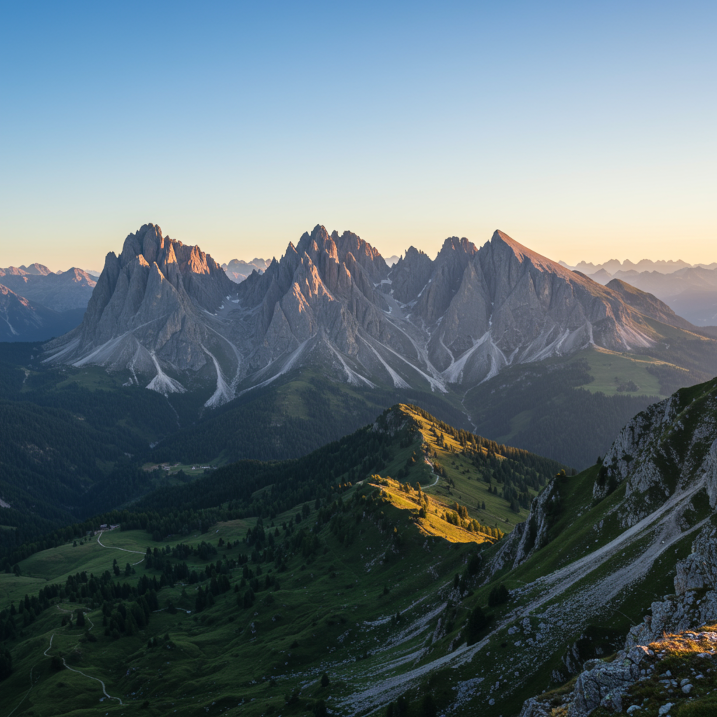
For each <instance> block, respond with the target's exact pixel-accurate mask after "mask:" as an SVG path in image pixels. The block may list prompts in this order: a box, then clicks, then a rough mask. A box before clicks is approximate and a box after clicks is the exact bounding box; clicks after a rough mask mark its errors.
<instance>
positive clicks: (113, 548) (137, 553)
mask: <svg viewBox="0 0 717 717" xmlns="http://www.w3.org/2000/svg"><path fill="white" fill-rule="evenodd" d="M103 532H104V531H102V530H100V534H99V535H98V536H97V542H98V543H99V544H100V545H101V546H102V547H103V548H107V550H121V551H122V552H123V553H134V554H135V555H141V556H142V560H138V561H137V562H136V563H132V565H139V564H140V563H141V562H142V561H143V560H144V556H145V555H146V553H143V552H142V551H141V550H127V548H115V547H114V546H112V545H105V544H104V543H103V542H102V541H101V540H100V538H101V537H102V533H103Z"/></svg>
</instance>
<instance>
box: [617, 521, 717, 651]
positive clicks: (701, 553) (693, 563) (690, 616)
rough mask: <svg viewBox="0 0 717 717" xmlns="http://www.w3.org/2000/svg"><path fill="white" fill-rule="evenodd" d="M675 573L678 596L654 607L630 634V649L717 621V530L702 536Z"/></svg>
mask: <svg viewBox="0 0 717 717" xmlns="http://www.w3.org/2000/svg"><path fill="white" fill-rule="evenodd" d="M675 573H676V575H675V594H674V595H669V596H666V597H665V599H664V600H661V601H656V602H653V603H652V605H651V614H649V615H647V616H646V617H645V618H644V620H643V622H642V623H641V624H640V625H637V626H636V627H633V628H632V629H631V630H630V632H629V633H628V636H627V640H626V643H625V644H626V646H627V647H629V646H632V645H637V644H641V645H644V644H649V643H650V642H654V641H655V640H658V639H660V638H661V637H662V635H663V634H665V633H675V632H682V631H684V630H687V629H688V628H690V627H693V626H695V625H704V624H705V623H708V622H714V621H715V620H717V529H715V528H713V527H712V526H708V527H705V528H704V529H703V530H702V531H701V532H700V534H699V536H698V537H697V539H696V540H695V541H694V543H693V544H692V553H691V554H690V555H689V556H688V557H687V558H685V559H684V560H680V561H678V563H677V565H676V566H675ZM697 591H699V594H698V593H697Z"/></svg>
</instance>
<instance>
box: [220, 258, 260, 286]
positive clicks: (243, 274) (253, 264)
mask: <svg viewBox="0 0 717 717" xmlns="http://www.w3.org/2000/svg"><path fill="white" fill-rule="evenodd" d="M269 263H270V262H268V261H267V260H266V259H252V260H251V261H242V260H241V259H232V260H231V261H230V262H229V263H228V264H222V269H224V271H225V272H226V275H227V276H228V277H229V278H230V279H231V280H232V281H235V282H236V283H237V284H241V282H242V281H244V279H246V278H247V277H248V276H249V275H250V274H251V273H252V272H253V271H257V272H259V273H260V274H261V273H262V272H264V271H265V270H266V268H267V266H269Z"/></svg>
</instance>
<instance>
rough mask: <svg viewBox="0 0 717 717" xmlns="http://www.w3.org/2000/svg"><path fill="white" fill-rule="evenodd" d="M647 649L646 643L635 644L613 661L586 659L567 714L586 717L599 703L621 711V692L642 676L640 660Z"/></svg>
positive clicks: (572, 716) (601, 705) (571, 716)
mask: <svg viewBox="0 0 717 717" xmlns="http://www.w3.org/2000/svg"><path fill="white" fill-rule="evenodd" d="M646 653H647V648H646V647H634V648H632V649H631V650H630V651H629V652H627V653H626V652H624V651H623V652H619V653H618V654H617V657H616V658H615V660H613V661H612V662H600V661H596V660H593V661H589V662H588V663H586V665H585V668H586V669H585V671H584V672H582V673H581V674H580V675H579V676H578V679H577V682H576V683H575V690H574V695H573V701H572V704H571V705H570V707H569V709H568V716H569V717H587V715H589V714H590V713H591V712H592V711H593V710H594V709H595V708H597V707H605V708H607V709H609V710H612V711H613V712H621V711H622V696H623V695H624V694H625V692H626V690H627V688H628V687H630V685H632V684H633V683H634V682H635V681H636V680H637V679H638V678H639V677H640V663H641V662H642V661H643V660H644V658H645V654H646Z"/></svg>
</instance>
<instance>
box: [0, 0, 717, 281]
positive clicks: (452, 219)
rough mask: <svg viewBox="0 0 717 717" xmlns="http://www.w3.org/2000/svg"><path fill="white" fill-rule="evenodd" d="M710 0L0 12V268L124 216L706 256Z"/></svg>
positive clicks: (233, 233) (112, 242) (393, 242)
mask: <svg viewBox="0 0 717 717" xmlns="http://www.w3.org/2000/svg"><path fill="white" fill-rule="evenodd" d="M716 30H717V4H716V3H714V2H713V1H710V2H690V1H689V0H687V2H681V3H676V2H670V3H668V2H640V1H638V2H628V3H626V2H612V1H606V2H599V3H598V2H583V3H574V2H542V3H537V2H516V1H511V0H506V1H505V2H502V3H495V2H490V3H488V2H475V1H474V2H450V1H449V2H440V3H438V2H432V3H426V2H410V3H409V2H393V3H386V2H381V3H377V2H362V3H335V2H333V3H328V2H327V3H317V2H304V3H287V2H264V3H247V2H212V3H197V2H192V3H187V2H171V3H169V2H141V3H140V2H124V3H97V2H72V3H54V2H36V3H21V2H5V3H3V4H2V6H1V7H0V62H1V63H2V72H0V107H1V111H0V266H9V265H19V264H27V263H30V262H34V261H39V262H41V263H44V264H47V265H48V266H50V268H52V269H54V270H57V269H67V268H69V267H70V266H81V267H83V268H89V269H99V268H101V267H102V264H103V261H104V256H105V254H106V253H107V252H108V251H111V250H114V251H119V250H120V249H121V246H122V242H123V240H124V237H125V236H126V235H127V234H128V233H130V232H133V231H135V230H136V229H138V228H139V226H140V225H141V224H144V223H147V222H153V223H155V224H159V225H160V226H161V227H162V229H163V230H164V232H165V233H166V234H169V235H170V236H172V237H174V238H177V239H180V240H181V241H183V242H185V243H188V244H199V245H200V246H201V248H202V249H203V250H205V251H207V252H209V253H210V254H212V256H214V258H215V259H217V260H219V261H222V262H224V261H228V260H229V259H232V258H235V257H238V258H244V259H249V258H252V257H255V256H261V257H270V256H277V257H278V256H280V255H281V254H283V252H284V249H285V247H286V245H287V244H288V242H289V241H294V243H296V241H297V240H298V238H299V237H300V236H301V234H302V233H303V232H304V231H306V230H311V228H312V227H313V226H314V225H316V224H317V223H320V224H324V225H325V226H326V227H327V228H328V229H329V231H331V230H333V229H337V230H339V231H343V230H345V229H350V230H352V231H354V232H356V233H357V234H359V235H360V236H362V237H363V238H364V239H366V240H367V241H369V242H370V243H371V244H373V245H374V246H376V247H377V248H378V249H379V250H380V251H381V252H382V253H383V254H384V256H389V255H391V254H400V253H402V252H403V251H404V250H405V249H406V247H408V246H409V245H411V244H413V245H414V246H417V247H419V248H421V249H423V250H424V251H426V252H427V253H429V254H431V255H435V253H436V252H437V251H438V249H439V247H440V245H441V243H442V241H443V240H444V239H445V238H446V237H448V236H452V235H457V236H466V237H468V238H469V239H471V240H472V241H473V242H474V243H476V244H478V245H482V244H483V243H484V242H485V241H487V240H488V239H489V238H490V236H491V233H492V232H493V230H494V229H496V228H500V229H502V230H503V231H505V232H507V233H508V234H510V235H511V236H512V237H513V238H514V239H516V240H517V241H519V242H521V243H523V244H526V245H527V246H529V247H531V248H532V249H535V250H536V251H539V252H541V253H543V254H545V255H547V256H549V257H551V258H553V259H556V260H558V259H563V260H565V261H568V262H569V263H577V262H578V261H579V260H581V259H583V260H588V261H605V260H607V259H610V258H618V259H626V258H629V259H631V260H633V261H637V260H639V259H641V258H651V259H678V258H681V259H684V260H686V261H689V262H693V263H697V262H713V261H717V137H716V134H717V133H716V132H715V128H716V127H717V92H715V77H716V74H717V73H716V70H717V59H716V58H717V42H715V34H716Z"/></svg>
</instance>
